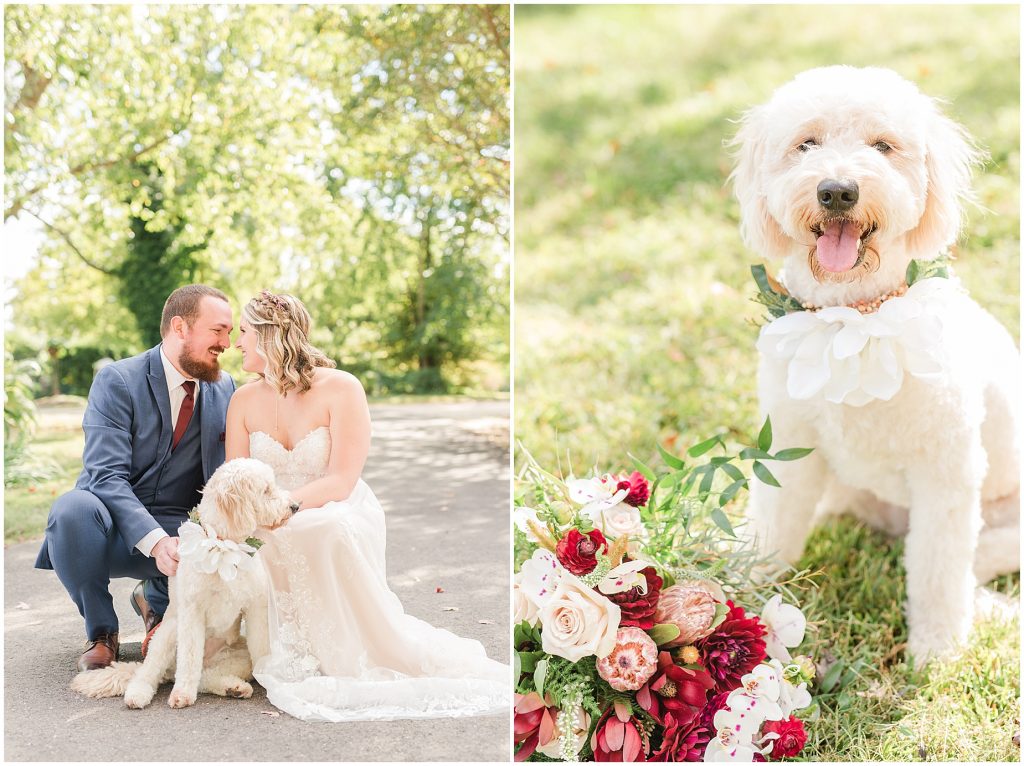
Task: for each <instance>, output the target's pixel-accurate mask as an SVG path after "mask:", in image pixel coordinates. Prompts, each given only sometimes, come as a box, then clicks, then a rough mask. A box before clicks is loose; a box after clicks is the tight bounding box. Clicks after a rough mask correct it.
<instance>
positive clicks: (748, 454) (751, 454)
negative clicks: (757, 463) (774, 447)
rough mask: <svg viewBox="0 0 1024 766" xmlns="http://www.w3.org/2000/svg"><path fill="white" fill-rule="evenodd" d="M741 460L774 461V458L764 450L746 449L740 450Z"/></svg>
mask: <svg viewBox="0 0 1024 766" xmlns="http://www.w3.org/2000/svg"><path fill="white" fill-rule="evenodd" d="M740 459H742V460H773V459H774V458H773V456H772V454H771V453H770V452H765V451H764V450H763V449H755V448H754V447H745V448H743V449H741V450H740Z"/></svg>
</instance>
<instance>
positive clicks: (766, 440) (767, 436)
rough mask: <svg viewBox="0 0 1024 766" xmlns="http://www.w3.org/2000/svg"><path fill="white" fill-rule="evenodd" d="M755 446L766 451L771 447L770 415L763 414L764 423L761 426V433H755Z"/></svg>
mask: <svg viewBox="0 0 1024 766" xmlns="http://www.w3.org/2000/svg"><path fill="white" fill-rule="evenodd" d="M757 447H758V449H761V450H764V451H765V452H767V451H768V450H770V449H771V448H772V418H771V415H767V416H765V419H764V425H763V426H761V433H759V434H758V435H757Z"/></svg>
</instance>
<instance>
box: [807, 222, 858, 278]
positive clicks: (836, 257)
mask: <svg viewBox="0 0 1024 766" xmlns="http://www.w3.org/2000/svg"><path fill="white" fill-rule="evenodd" d="M859 237H860V227H859V226H857V224H855V223H853V222H852V221H832V222H831V223H829V224H827V225H826V226H825V231H824V233H823V234H822V235H821V236H820V237H818V244H817V248H818V262H819V263H820V264H821V265H822V266H824V267H825V269H826V270H827V271H833V272H838V271H846V270H848V269H851V268H853V264H855V263H856V262H857V240H858V238H859Z"/></svg>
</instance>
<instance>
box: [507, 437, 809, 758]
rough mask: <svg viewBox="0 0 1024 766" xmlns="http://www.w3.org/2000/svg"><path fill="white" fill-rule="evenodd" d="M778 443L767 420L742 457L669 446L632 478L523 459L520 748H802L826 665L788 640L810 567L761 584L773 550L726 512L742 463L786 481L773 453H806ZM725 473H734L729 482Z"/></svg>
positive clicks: (544, 752) (752, 753) (520, 754)
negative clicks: (560, 469)
mask: <svg viewBox="0 0 1024 766" xmlns="http://www.w3.org/2000/svg"><path fill="white" fill-rule="evenodd" d="M716 445H717V446H722V447H723V448H724V446H725V445H724V443H723V442H722V440H721V439H720V438H719V437H715V438H713V439H709V440H708V441H706V442H703V443H701V444H698V445H696V446H695V447H693V448H692V449H691V450H690V451H689V453H688V454H689V456H690V457H700V456H701V455H703V454H704V453H706V452H708V451H710V450H711V449H712V448H713V447H715V446H716ZM770 447H771V425H770V421H766V422H765V426H764V428H762V430H761V434H760V437H759V439H758V446H757V447H748V448H745V449H743V450H741V451H740V452H739V453H738V454H736V455H725V456H721V457H714V458H711V459H710V460H709V461H708V462H705V463H703V464H699V465H692V466H691V465H687V464H686V462H685V461H684V460H683V459H681V458H679V457H676V456H674V455H671V454H670V453H668V452H667V451H665V450H663V449H661V448H660V447H659V451H660V452H661V455H662V459H663V460H664V461H665V463H666V465H667V466H668V468H669V471H668V472H667V473H664V474H663V475H660V476H656V475H655V473H654V471H653V470H652V469H651V468H649V467H648V466H646V465H644V464H643V463H640V462H639V461H637V460H635V459H634V463H635V464H636V467H637V468H638V470H636V471H633V472H632V473H630V474H629V475H613V474H607V473H606V474H601V473H599V472H594V473H593V475H591V476H589V477H588V478H574V477H571V476H570V477H569V478H568V479H567V480H564V481H563V480H561V479H559V478H557V477H555V476H553V475H551V474H549V473H546V472H544V471H543V470H542V469H541V468H540V467H539V466H538V465H537V464H536V462H535V461H533V459H532V458H531V457H529V456H527V461H526V465H525V466H524V468H523V470H522V472H521V474H520V477H519V479H520V484H519V491H518V493H517V508H516V526H517V532H516V550H517V556H516V560H517V562H518V564H519V565H518V567H517V569H518V571H517V573H516V576H515V585H514V589H515V612H516V614H515V620H514V621H515V622H516V623H517V624H516V628H515V649H516V655H515V667H516V678H517V685H516V695H515V742H516V755H515V758H516V760H517V761H523V760H527V759H529V760H552V759H555V760H566V761H577V760H595V761H701V760H703V761H747V762H749V761H755V760H757V761H763V760H766V759H771V760H779V759H782V758H786V757H791V756H795V755H797V754H798V753H799V752H800V750H801V749H802V748H803V746H804V743H805V742H806V739H807V735H806V732H805V730H804V723H803V719H802V718H801V716H802V715H803V716H804V718H806V714H805V712H804V711H807V712H809V708H810V706H811V695H810V693H809V692H808V686H809V684H810V683H811V681H812V679H813V678H814V674H815V666H814V663H813V662H812V661H811V659H810V658H809V657H806V656H794V655H792V654H791V653H790V650H792V649H795V648H796V647H798V646H799V645H800V644H801V642H802V641H803V639H804V633H805V629H806V619H805V617H804V615H803V613H802V612H801V611H800V609H799V608H798V607H797V606H795V605H794V604H793V603H791V602H793V601H795V598H794V597H793V595H792V592H791V590H790V588H789V587H788V586H791V585H793V584H794V582H796V581H798V580H799V579H800V578H799V576H798V577H797V578H796V580H791V581H790V582H789V583H788V584H785V583H776V584H763V585H755V584H754V578H753V577H752V570H753V568H754V567H756V566H760V565H763V564H765V561H764V560H759V559H758V558H757V554H756V553H754V552H753V551H752V550H750V549H749V548H748V547H747V546H745V545H743V544H742V543H740V542H739V540H738V538H737V537H736V534H735V532H734V531H733V528H732V526H731V525H730V523H729V521H728V518H727V517H726V515H725V514H724V513H723V512H722V510H721V506H724V505H725V504H726V503H727V502H729V500H731V499H732V498H734V497H735V496H736V495H737V493H738V492H739V491H740V490H742V489H744V488H746V487H747V485H748V482H749V479H748V477H747V476H746V475H745V474H744V473H743V471H742V470H741V468H740V467H739V465H738V464H739V463H741V462H742V461H744V460H753V461H754V462H753V471H754V474H755V475H756V476H757V477H758V478H759V479H760V480H761V481H765V482H767V483H772V484H776V485H777V482H776V481H775V478H774V476H773V475H772V474H771V472H770V470H769V469H768V468H767V466H766V465H765V461H769V460H795V459H799V458H800V457H803V456H804V455H806V454H807V453H808V452H809V451H810V450H804V449H791V450H782V451H780V452H778V453H776V454H774V455H773V454H771V453H770V452H769V449H770ZM716 475H721V476H724V477H726V479H727V480H729V481H730V483H729V484H728V486H726V487H725V488H724V489H723V490H722V491H720V492H714V491H713V488H714V487H715V477H716ZM721 483H722V482H719V484H721ZM716 500H717V502H716ZM761 579H762V581H763V578H761Z"/></svg>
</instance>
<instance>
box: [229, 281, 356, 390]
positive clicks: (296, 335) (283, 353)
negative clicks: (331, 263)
mask: <svg viewBox="0 0 1024 766" xmlns="http://www.w3.org/2000/svg"><path fill="white" fill-rule="evenodd" d="M242 316H243V317H244V318H245V320H246V321H247V322H248V323H249V324H250V326H252V329H253V332H255V333H256V337H257V341H256V350H257V351H258V352H259V354H260V356H262V357H263V358H264V359H266V360H267V366H266V368H265V369H264V371H263V377H264V378H265V379H266V381H267V382H268V383H269V384H270V385H271V386H273V387H274V390H275V391H277V392H278V393H281V394H287V393H288V392H289V391H292V390H295V391H298V392H299V393H300V394H301V393H304V392H306V391H308V390H309V388H310V386H312V385H313V372H314V370H315V369H316V368H317V367H336V366H337V365H336V364H335V362H334V360H333V359H330V358H328V357H327V355H326V354H324V353H323V352H322V351H321V350H320V349H318V348H317V347H316V346H314V345H313V344H311V343H310V342H309V324H310V316H309V312H308V311H307V310H306V307H305V306H303V305H302V301H300V300H299V299H298V298H295V297H293V296H291V295H285V294H281V295H275V294H274V293H272V292H270V291H269V290H264V291H262V292H261V293H260V294H259V295H257V296H256V297H255V298H253V299H252V300H251V301H249V302H248V303H247V304H245V308H244V309H242Z"/></svg>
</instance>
